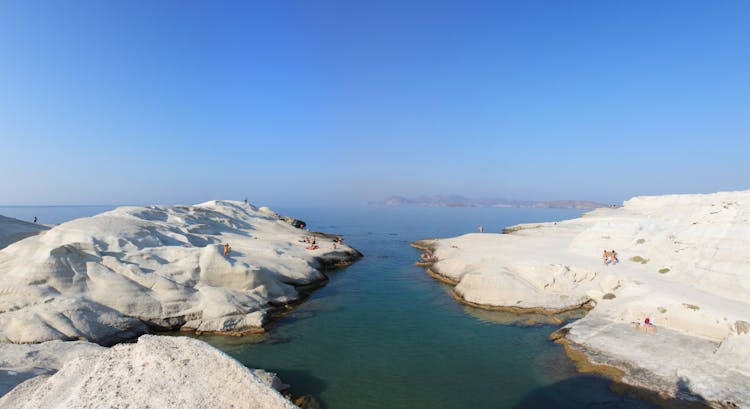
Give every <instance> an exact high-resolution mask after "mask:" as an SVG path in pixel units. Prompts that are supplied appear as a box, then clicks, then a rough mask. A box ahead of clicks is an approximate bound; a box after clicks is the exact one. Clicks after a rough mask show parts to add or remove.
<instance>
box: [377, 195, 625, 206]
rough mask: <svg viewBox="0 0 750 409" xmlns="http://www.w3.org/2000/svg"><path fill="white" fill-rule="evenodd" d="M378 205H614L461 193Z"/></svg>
mask: <svg viewBox="0 0 750 409" xmlns="http://www.w3.org/2000/svg"><path fill="white" fill-rule="evenodd" d="M370 204H371V205H376V206H393V207H396V206H419V207H527V208H537V209H596V208H599V207H613V205H609V204H605V203H598V202H593V201H590V200H551V201H533V200H511V199H503V198H478V199H472V198H468V197H464V196H460V195H432V196H426V195H422V196H418V197H416V198H407V197H403V196H390V197H388V198H387V199H385V200H384V201H382V202H371V203H370Z"/></svg>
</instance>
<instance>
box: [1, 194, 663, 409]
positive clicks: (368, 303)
mask: <svg viewBox="0 0 750 409" xmlns="http://www.w3.org/2000/svg"><path fill="white" fill-rule="evenodd" d="M113 207H114V206H88V207H65V206H58V207H4V208H0V214H4V215H7V216H11V217H18V218H22V219H24V220H27V219H28V220H30V219H33V216H34V215H39V217H40V221H41V222H43V223H61V222H63V221H67V220H70V219H72V218H75V217H82V216H90V215H93V214H96V213H99V212H102V211H106V210H109V209H111V208H113ZM274 210H276V211H278V212H279V213H281V214H284V215H289V216H293V217H297V218H299V219H302V220H305V221H306V222H307V223H308V226H309V227H310V228H312V229H313V230H317V231H323V232H329V233H338V234H343V235H344V237H345V240H346V242H347V243H348V244H350V245H352V246H354V247H355V248H357V249H358V250H360V251H361V252H362V253H363V254H364V255H365V257H364V258H363V259H361V260H359V261H358V262H356V263H355V264H354V265H352V266H350V267H348V268H344V269H341V270H337V271H334V272H332V273H330V274H329V277H330V282H329V283H328V284H327V285H326V286H325V287H323V288H321V289H319V290H317V291H315V292H314V293H313V294H312V295H311V296H310V297H309V298H308V299H307V300H306V301H305V302H304V303H302V304H300V305H299V306H297V307H296V308H295V309H294V310H293V311H292V312H291V313H289V314H288V315H286V316H284V317H283V318H281V319H279V320H277V321H275V322H274V323H273V324H272V325H271V326H270V327H269V331H268V333H266V334H261V335H251V336H246V337H226V336H218V335H203V336H197V338H199V339H202V340H204V341H206V342H208V343H210V344H212V345H214V346H215V347H217V348H219V349H221V350H223V351H225V352H226V353H228V354H229V355H231V356H233V357H234V358H236V359H238V360H239V361H241V362H242V363H243V364H245V365H247V366H249V367H252V368H263V369H266V370H269V371H273V372H277V373H278V374H279V376H280V377H281V379H282V380H283V381H284V382H286V383H288V384H290V385H291V386H292V392H293V393H294V394H295V395H303V394H309V395H312V396H313V397H314V399H315V400H316V401H317V402H318V403H319V405H320V406H321V407H322V408H326V409H340V408H552V407H554V408H580V407H588V408H633V407H636V408H647V407H651V406H650V405H649V404H647V403H646V402H644V401H641V400H639V399H636V398H634V397H632V396H630V395H621V394H617V393H615V392H612V391H610V389H609V386H610V382H609V381H607V380H605V379H602V378H599V377H594V376H589V375H581V374H579V373H577V372H576V371H575V368H574V365H573V363H572V362H570V360H569V359H568V358H567V357H566V356H565V353H564V352H563V349H562V347H560V346H558V345H556V344H554V343H552V342H551V341H549V340H548V336H549V334H550V333H552V332H553V331H554V330H555V329H557V328H558V326H556V325H551V324H548V325H542V324H534V325H528V324H527V323H526V322H525V321H526V317H523V318H520V319H519V317H518V316H514V315H511V314H507V313H501V312H491V311H484V310H479V309H475V308H471V307H466V306H463V305H461V304H459V303H458V302H456V301H455V300H454V299H453V297H451V295H450V287H449V286H447V285H445V284H442V283H439V282H438V281H436V280H434V279H433V278H431V277H429V276H428V275H427V274H426V273H425V272H424V270H422V269H421V268H420V267H416V266H414V265H413V262H414V261H415V260H416V258H417V257H418V255H419V251H418V250H416V249H414V248H412V247H410V245H409V244H410V243H411V242H412V241H414V240H418V239H423V238H430V237H451V236H456V235H460V234H464V233H468V232H474V231H476V227H477V225H479V224H482V225H483V226H484V229H485V232H496V233H499V232H500V231H502V228H503V227H505V226H509V225H513V224H518V223H528V222H540V221H555V220H562V219H568V218H574V217H577V216H579V215H580V213H581V211H580V210H550V209H500V208H379V207H367V208H359V209H321V208H301V207H300V208H274Z"/></svg>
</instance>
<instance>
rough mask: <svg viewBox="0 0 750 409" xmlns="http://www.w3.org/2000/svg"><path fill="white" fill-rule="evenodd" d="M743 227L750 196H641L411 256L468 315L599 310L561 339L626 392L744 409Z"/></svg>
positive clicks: (748, 233) (747, 264)
mask: <svg viewBox="0 0 750 409" xmlns="http://www.w3.org/2000/svg"><path fill="white" fill-rule="evenodd" d="M748 220H750V191H743V192H722V193H715V194H710V195H670V196H655V197H637V198H634V199H631V200H629V201H627V202H625V203H624V206H623V207H622V208H615V209H612V208H606V209H597V210H594V211H592V212H590V213H587V214H585V215H584V217H581V218H578V219H574V220H566V221H562V222H557V223H534V224H529V225H518V226H513V227H510V228H508V229H506V230H505V231H506V232H508V233H509V234H502V235H498V234H467V235H464V236H460V237H455V238H450V239H441V240H426V241H425V240H423V241H420V242H418V243H415V245H418V246H420V247H427V246H429V247H430V248H432V249H433V250H434V253H435V254H436V255H437V256H438V258H439V260H440V261H438V262H437V263H435V265H433V266H432V267H431V270H433V271H432V273H433V274H439V275H440V276H441V277H445V278H446V280H447V281H453V282H454V283H455V284H456V287H455V289H454V293H455V295H456V297H457V298H458V299H459V300H461V301H463V302H466V303H467V304H470V305H475V306H482V307H485V308H489V309H505V310H509V311H514V312H525V311H526V312H550V313H555V312H559V311H565V310H569V309H573V308H576V307H578V306H581V305H584V304H585V305H589V306H594V309H593V310H592V311H591V312H590V313H589V314H588V315H587V316H586V317H585V318H583V319H580V320H578V321H575V322H573V323H571V324H568V325H567V326H566V327H565V328H564V330H565V331H561V332H560V334H561V336H562V337H564V341H565V342H566V343H567V345H568V348H569V350H570V351H573V350H575V351H578V353H582V354H583V356H585V357H586V359H588V360H590V361H591V362H592V363H594V364H598V365H600V366H601V365H604V366H607V367H614V368H618V372H617V373H619V374H620V375H619V377H621V378H622V379H621V380H622V381H623V382H626V383H628V384H631V385H635V386H638V387H642V388H647V389H651V390H654V391H657V392H659V393H661V394H663V395H664V396H672V397H678V398H680V399H686V400H691V401H696V402H709V403H711V402H713V403H717V404H721V405H725V406H730V407H731V405H739V406H742V407H744V406H750V388H748V385H750V359H749V357H750V335H749V334H748V325H746V324H747V322H750V299H748V297H747V294H748V293H750V273H748V272H749V271H750V258H748V254H750V222H749V221H748ZM604 250H607V251H611V250H616V251H617V253H618V258H619V263H608V264H605V263H604V262H603V260H602V253H603V251H604ZM630 260H633V261H630ZM644 261H645V262H644ZM645 318H649V320H650V322H651V323H652V324H655V325H652V326H644V325H642V324H643V322H644V320H645Z"/></svg>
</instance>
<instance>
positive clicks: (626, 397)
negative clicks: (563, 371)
mask: <svg viewBox="0 0 750 409" xmlns="http://www.w3.org/2000/svg"><path fill="white" fill-rule="evenodd" d="M677 386H678V389H679V388H683V391H684V392H689V391H690V388H689V385H687V384H684V385H680V383H678V385H677ZM689 393H690V394H691V395H690V396H691V399H690V400H684V399H675V398H664V397H662V396H660V395H659V394H658V393H656V392H654V391H649V390H645V389H639V388H635V387H633V386H630V385H624V384H620V383H616V382H612V381H610V380H608V379H605V378H602V377H598V376H593V375H581V376H576V377H574V378H569V379H565V380H563V381H560V382H556V383H553V384H550V385H547V386H543V387H541V388H537V389H535V390H533V391H531V392H529V393H528V394H526V396H524V398H523V399H522V400H521V401H520V402H518V403H517V404H516V405H514V406H513V408H514V409H536V408H561V409H564V408H570V409H573V408H583V407H606V408H612V409H614V408H622V409H626V408H628V409H629V408H637V409H656V408H660V407H661V408H679V409H693V408H695V409H697V408H709V407H710V406H709V405H708V402H707V401H706V400H705V399H703V398H702V397H700V396H697V395H695V394H693V393H692V392H689ZM683 396H686V395H683Z"/></svg>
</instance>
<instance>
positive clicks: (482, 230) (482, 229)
mask: <svg viewBox="0 0 750 409" xmlns="http://www.w3.org/2000/svg"><path fill="white" fill-rule="evenodd" d="M477 228H478V229H479V232H480V233H484V226H482V225H481V224H480V225H479V226H477Z"/></svg>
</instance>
